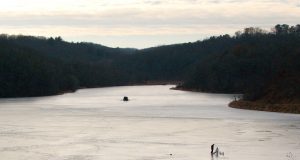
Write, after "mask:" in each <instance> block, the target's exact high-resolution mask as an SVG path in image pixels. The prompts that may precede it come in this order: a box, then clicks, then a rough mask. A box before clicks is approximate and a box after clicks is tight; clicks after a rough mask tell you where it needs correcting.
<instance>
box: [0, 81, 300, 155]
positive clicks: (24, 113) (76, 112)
mask: <svg viewBox="0 0 300 160" xmlns="http://www.w3.org/2000/svg"><path fill="white" fill-rule="evenodd" d="M171 87H172V86H130V87H110V88H100V89H84V90H79V91H78V92H76V93H70V94H65V95H59V96H50V97H40V98H21V99H2V100H0V156H1V159H9V160H19V159H25V160H27V159H28V160H46V159H47V160H68V159H70V160H71V159H72V160H94V159H95V160H96V159H104V160H122V159H124V160H125V159H126V160H127V159H130V160H170V159H172V160H176V159H178V160H179V159H180V160H199V159H201V160H212V159H214V160H221V159H228V160H240V159H243V160H253V159H256V160H274V159H282V160H289V159H296V158H297V157H299V156H300V136H299V135H300V123H299V122H300V115H295V114H281V113H267V112H259V111H247V110H239V109H232V108H229V107H227V104H228V102H229V101H231V100H233V96H232V95H224V94H204V93H193V92H184V91H176V90H169V88H171ZM124 95H126V96H128V97H130V102H128V103H124V102H123V101H122V97H124ZM213 143H216V144H217V147H219V149H220V150H221V152H225V155H224V156H219V157H215V156H213V157H211V154H210V151H211V148H210V146H211V144H213Z"/></svg>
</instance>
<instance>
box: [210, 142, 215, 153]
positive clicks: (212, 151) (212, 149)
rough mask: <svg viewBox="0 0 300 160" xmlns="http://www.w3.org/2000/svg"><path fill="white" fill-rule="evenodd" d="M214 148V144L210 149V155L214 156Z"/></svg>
mask: <svg viewBox="0 0 300 160" xmlns="http://www.w3.org/2000/svg"><path fill="white" fill-rule="evenodd" d="M214 146H215V144H212V145H211V146H210V149H211V151H210V154H214Z"/></svg>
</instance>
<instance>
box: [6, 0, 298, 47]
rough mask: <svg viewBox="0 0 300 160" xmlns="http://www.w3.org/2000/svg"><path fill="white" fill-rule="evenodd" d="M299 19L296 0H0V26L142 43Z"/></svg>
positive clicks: (69, 37) (131, 44) (112, 43)
mask: <svg viewBox="0 0 300 160" xmlns="http://www.w3.org/2000/svg"><path fill="white" fill-rule="evenodd" d="M282 23H286V24H290V25H294V24H297V23H300V0H0V32H1V33H8V34H23V35H39V36H47V37H49V36H62V37H63V39H65V40H67V41H75V42H77V41H89V42H95V43H100V44H103V45H107V46H111V47H118V46H119V47H134V48H145V47H151V46H157V45H163V44H172V43H182V42H189V41H196V40H201V39H204V38H207V37H209V36H212V35H220V34H226V33H228V34H233V33H234V32H235V31H237V30H241V29H243V28H244V27H249V26H255V27H262V28H266V29H268V28H270V27H272V26H274V25H275V24H282Z"/></svg>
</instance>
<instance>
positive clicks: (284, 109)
mask: <svg viewBox="0 0 300 160" xmlns="http://www.w3.org/2000/svg"><path fill="white" fill-rule="evenodd" d="M228 106H229V107H231V108H237V109H247V110H256V111H267V112H279V113H293V114H300V104H292V103H291V104H271V103H264V102H252V101H244V100H238V101H232V102H230V103H229V104H228Z"/></svg>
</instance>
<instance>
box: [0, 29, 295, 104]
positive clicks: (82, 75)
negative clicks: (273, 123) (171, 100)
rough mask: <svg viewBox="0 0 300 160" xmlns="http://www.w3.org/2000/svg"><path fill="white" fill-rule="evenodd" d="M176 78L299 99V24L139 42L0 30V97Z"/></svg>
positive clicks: (208, 88) (250, 97)
mask: <svg viewBox="0 0 300 160" xmlns="http://www.w3.org/2000/svg"><path fill="white" fill-rule="evenodd" d="M149 81H153V82H170V83H177V85H178V86H177V88H178V89H183V90H193V91H202V92H214V93H240V94H244V96H243V100H245V101H260V102H265V103H271V104H281V103H282V104H286V103H295V104H299V102H300V100H299V97H300V25H295V26H289V25H286V24H278V25H276V26H274V27H273V28H272V29H271V30H270V31H266V30H263V29H260V28H257V27H249V28H245V29H244V30H242V31H237V32H236V33H235V35H232V36H230V35H228V34H226V35H220V36H212V37H210V38H207V39H204V40H199V41H196V42H189V43H182V44H174V45H166V46H158V47H152V48H146V49H141V50H138V49H133V48H110V47H106V46H102V45H99V44H93V43H86V42H81V43H73V42H72V43H71V42H66V41H64V40H63V39H62V38H61V37H50V38H46V37H34V36H23V35H6V34H2V35H0V97H27V96H46V95H54V94H60V93H64V92H73V91H76V90H77V89H79V88H90V87H103V86H119V85H130V84H145V83H147V82H149Z"/></svg>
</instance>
